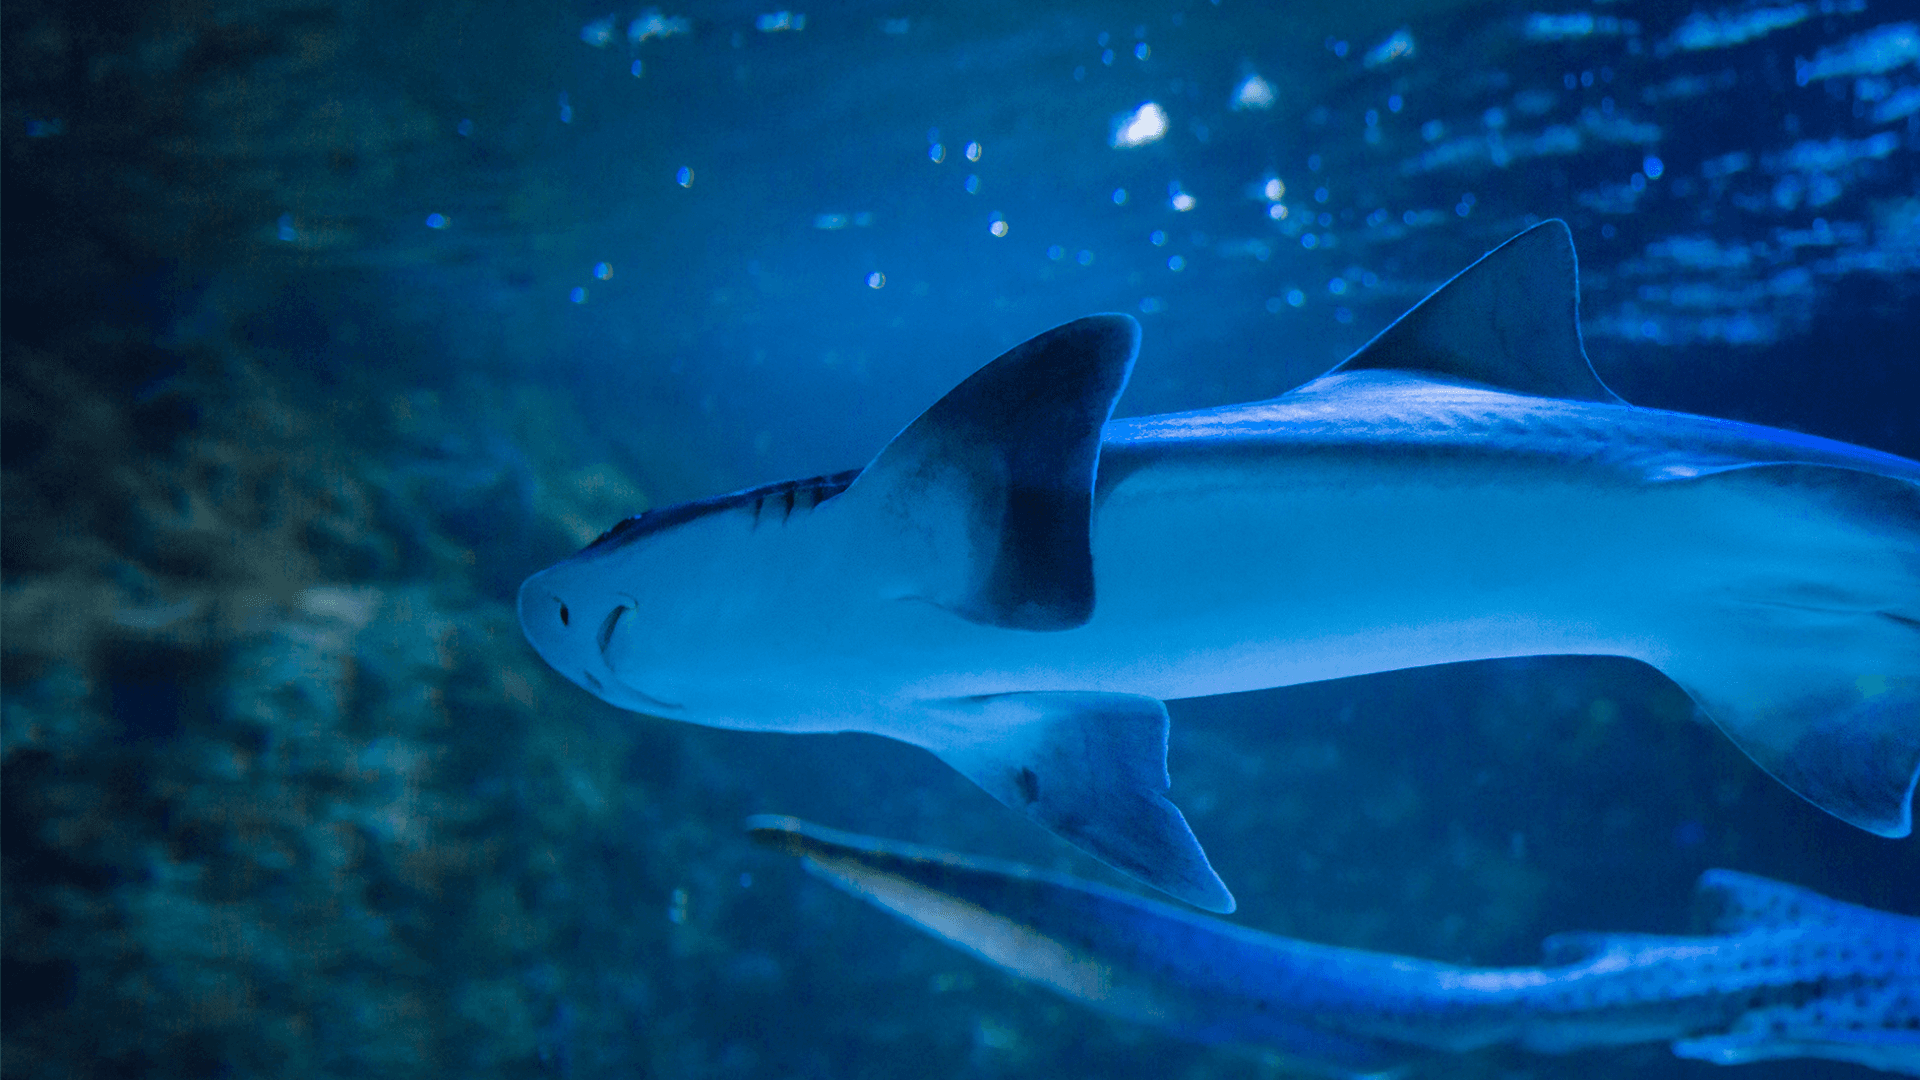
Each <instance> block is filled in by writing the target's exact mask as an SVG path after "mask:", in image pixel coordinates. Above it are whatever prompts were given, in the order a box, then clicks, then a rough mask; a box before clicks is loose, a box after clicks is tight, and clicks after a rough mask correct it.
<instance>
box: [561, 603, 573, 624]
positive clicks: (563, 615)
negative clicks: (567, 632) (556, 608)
mask: <svg viewBox="0 0 1920 1080" xmlns="http://www.w3.org/2000/svg"><path fill="white" fill-rule="evenodd" d="M560 625H561V626H572V625H573V619H572V618H571V617H569V616H568V614H567V605H566V604H564V603H562V604H561V605H560Z"/></svg>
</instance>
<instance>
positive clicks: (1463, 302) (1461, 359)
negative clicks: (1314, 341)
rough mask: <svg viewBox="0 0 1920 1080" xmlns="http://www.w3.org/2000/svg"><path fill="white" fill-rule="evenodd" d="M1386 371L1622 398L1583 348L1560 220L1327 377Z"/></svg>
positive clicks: (1485, 262)
mask: <svg viewBox="0 0 1920 1080" xmlns="http://www.w3.org/2000/svg"><path fill="white" fill-rule="evenodd" d="M1382 368H1385V369H1392V370H1397V371H1413V372H1420V373H1424V374H1431V375H1442V376H1446V377H1448V378H1454V379H1465V380H1468V381H1471V382H1477V383H1484V384H1486V385H1488V386H1493V387H1497V388H1499V389H1501V390H1511V391H1514V392H1516V393H1521V394H1532V395H1535V396H1537V397H1556V398H1572V399H1574V400H1578V401H1602V402H1608V403H1618V402H1619V401H1620V399H1619V397H1617V396H1616V395H1615V394H1614V392H1613V391H1612V390H1609V389H1607V385H1606V384H1605V383H1603V382H1601V381H1600V376H1598V375H1596V374H1594V371H1593V365H1592V364H1591V363H1589V362H1588V361H1587V353H1586V350H1585V349H1584V348H1583V347H1582V346H1581V344H1580V283H1579V270H1578V268H1577V266H1576V264H1575V261H1574V254H1573V235H1572V233H1570V232H1569V231H1568V230H1567V225H1566V223H1565V222H1563V221H1560V220H1558V219H1554V220H1551V221H1543V222H1541V223H1540V224H1538V225H1535V226H1534V227H1533V228H1531V229H1528V230H1527V231H1526V232H1523V233H1521V234H1520V235H1518V236H1516V237H1514V238H1513V239H1511V240H1509V241H1507V242H1506V243H1504V244H1502V245H1500V246H1499V247H1497V248H1494V249H1493V250H1492V251H1490V252H1488V253H1487V254H1485V255H1483V256H1481V258H1480V261H1479V262H1476V263H1474V264H1473V265H1472V266H1469V267H1467V268H1466V269H1465V270H1462V271H1460V273H1458V274H1456V275H1455V276H1454V278H1453V280H1452V281H1449V282H1447V283H1446V284H1445V285H1442V286H1440V287H1439V288H1438V289H1435V290H1434V291H1433V293H1432V294H1431V295H1429V296H1428V297H1427V298H1426V299H1425V300H1422V301H1420V303H1418V304H1416V305H1414V307H1413V309H1412V310H1410V311H1408V312H1407V313H1406V314H1405V315H1402V316H1400V318H1399V319H1397V320H1395V322H1394V324H1393V325H1392V326H1389V327H1387V328H1386V329H1385V330H1382V331H1381V332H1380V334H1379V336H1377V337H1375V338H1374V339H1373V340H1372V341H1369V342H1367V344H1366V345H1364V346H1362V347H1361V348H1360V351H1359V352H1356V353H1354V354H1353V355H1352V356H1349V357H1347V359H1346V360H1344V361H1343V362H1341V364H1340V365H1339V366H1338V367H1335V368H1334V369H1333V372H1329V373H1328V374H1333V373H1334V372H1342V371H1361V370H1368V369H1382Z"/></svg>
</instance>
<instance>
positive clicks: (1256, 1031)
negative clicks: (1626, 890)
mask: <svg viewBox="0 0 1920 1080" xmlns="http://www.w3.org/2000/svg"><path fill="white" fill-rule="evenodd" d="M747 828H748V829H749V830H750V831H751V832H752V833H753V835H754V837H755V838H756V839H758V840H760V841H761V842H763V843H765V844H767V845H769V846H772V847H775V848H778V849H780V850H784V851H787V852H789V853H791V854H793V855H797V856H799V857H800V858H801V859H802V860H803V861H804V863H805V865H806V868H807V870H808V871H809V872H811V873H812V874H814V875H815V876H816V877H819V878H822V879H824V880H826V881H828V882H830V883H832V884H833V885H835V886H837V887H839V888H841V889H844V890H846V891H847V892H849V893H851V894H853V895H854V896H857V897H859V898H861V899H862V900H865V901H867V902H868V903H871V904H873V905H874V906H876V907H880V908H884V909H885V910H887V911H891V912H893V913H894V914H895V915H898V916H899V917H900V918H902V919H904V920H906V921H907V922H909V923H912V924H913V925H915V926H917V927H919V928H920V929H922V930H925V931H926V932H928V933H930V934H933V935H935V936H937V937H940V938H944V939H945V940H947V941H949V942H951V943H953V944H954V945H957V946H959V947H960V948H962V949H965V950H967V951H968V952H971V953H973V954H974V955H976V956H979V957H980V958H981V959H984V960H986V961H988V962H990V963H992V964H995V965H998V966H999V967H1001V968H1003V969H1004V970H1006V971H1008V972H1011V973H1012V974H1014V975H1016V976H1018V977H1019V978H1022V979H1026V980H1028V981H1030V982H1034V983H1038V984H1040V985H1043V986H1046V987H1049V988H1050V989H1053V990H1055V991H1058V992H1059V993H1061V994H1064V995H1065V996H1067V997H1069V998H1072V999H1074V1000H1076V1001H1082V1002H1085V1003H1086V1004H1087V1005H1089V1006H1091V1007H1093V1008H1095V1009H1098V1010H1099V1011H1101V1012H1104V1013H1107V1014H1108V1015H1111V1016H1116V1017H1119V1018H1120V1019H1123V1020H1127V1021H1131V1022H1134V1023H1139V1024H1147V1025H1151V1026H1153V1027H1156V1028H1159V1029H1161V1030H1163V1031H1166V1032H1168V1033H1170V1034H1173V1035H1176V1036H1179V1037H1182V1038H1186V1039H1190V1040H1193V1041H1196V1042H1203V1043H1221V1044H1229V1045H1235V1044H1237V1045H1248V1046H1256V1047H1261V1048H1265V1049H1268V1050H1271V1051H1274V1052H1278V1053H1280V1054H1282V1055H1283V1056H1285V1057H1286V1058H1288V1059H1290V1063H1292V1064H1294V1065H1297V1066H1300V1067H1304V1068H1307V1069H1311V1070H1313V1071H1317V1072H1322V1073H1326V1074H1329V1075H1334V1076H1376V1077H1386V1076H1395V1077H1397V1076H1402V1075H1404V1070H1402V1069H1401V1068H1400V1066H1403V1065H1405V1064H1407V1063H1409V1062H1412V1061H1415V1060H1417V1059H1418V1058H1419V1057H1421V1056H1422V1054H1423V1053H1424V1052H1431V1051H1440V1052H1459V1051H1465V1050H1474V1049H1477V1048H1480V1047H1483V1046H1494V1045H1499V1044H1503V1043H1510V1044H1514V1045H1518V1046H1522V1047H1525V1048H1526V1049H1529V1050H1533V1051H1536V1052H1539V1053H1547V1054H1561V1053H1568V1052H1570V1051H1575V1050H1583V1049H1588V1048H1591V1047H1602V1046H1623V1045H1629V1044H1632V1043H1645V1042H1665V1043H1670V1044H1671V1045H1672V1047H1673V1051H1674V1053H1676V1054H1678V1055H1680V1056H1681V1057H1686V1058H1694V1059H1698V1060H1702V1061H1711V1062H1716V1063H1718V1064H1722V1065H1738V1064H1744V1063H1746V1062H1752V1061H1768V1060H1776V1059H1786V1058H1825V1059H1828V1060H1832V1061H1850V1062H1855V1063H1858V1064H1861V1065H1866V1066H1868V1067H1870V1068H1875V1069H1880V1070H1883V1071H1886V1072H1892V1073H1900V1074H1903V1075H1906V1076H1920V919H1916V918H1913V917H1911V916H1906V915H1895V914H1892V913H1889V912H1884V911H1875V910H1874V909H1872V908H1865V907H1857V906H1855V905H1853V904H1846V903H1841V902H1840V901H1838V900H1830V899H1828V898H1827V897H1824V896H1821V895H1820V894H1819V893H1816V892H1813V891H1812V890H1810V889H1802V888H1798V887H1796V886H1792V885H1784V884H1781V883H1780V882H1777V881H1769V880H1767V879H1766V878H1763V877H1756V876H1754V875H1752V874H1742V873H1737V872H1735V871H1731V870H1709V871H1707V872H1706V873H1704V874H1702V875H1701V876H1700V882H1699V885H1698V888H1697V890H1696V891H1697V896H1698V900H1699V901H1700V905H1699V906H1700V908H1701V909H1702V911H1701V914H1702V915H1704V916H1705V917H1706V918H1705V920H1704V921H1705V922H1706V924H1707V925H1706V927H1705V930H1706V932H1705V933H1701V934H1696V935H1686V936H1666V935H1656V934H1606V933H1574V934H1557V935H1555V936H1553V937H1551V938H1548V939H1547V942H1546V948H1545V950H1544V951H1545V953H1546V958H1545V959H1546V963H1545V966H1542V967H1511V968H1473V967H1460V966H1456V965H1453V964H1445V963H1438V962H1435V961H1432V960H1420V959H1415V958H1413V957H1408V956H1394V955H1391V954H1388V953H1378V952H1368V951H1365V950H1362V949H1349V948H1340V947H1337V946H1333V945H1320V944H1315V943H1313V942H1307V941H1300V940H1297V939H1294V938H1285V937H1279V936H1277V935H1274V934H1265V933H1261V932H1260V931H1258V930H1250V929H1248V928H1246V927H1244V926H1236V925H1234V924H1232V923H1228V922H1225V921H1223V920H1220V919H1213V918H1209V917H1207V916H1204V915H1198V914H1195V913H1193V912H1191V911H1188V910H1185V909H1183V908H1176V907H1173V906H1172V905H1169V904H1160V903H1155V902H1153V901H1151V900H1148V899H1145V898H1143V897H1138V896H1129V895H1127V894H1126V893H1122V892H1118V891H1116V890H1113V889H1109V888H1105V887H1103V886H1100V885H1097V884H1094V883H1093V882H1090V881H1081V880H1079V879H1077V878H1072V877H1067V876H1065V875H1061V874H1050V873H1047V872H1046V871H1043V870H1034V869H1030V868H1028V867H1023V866H1016V865H1013V864H1010V863H1002V862H996V861H993V860H990V859H978V858H972V857H969V856H965V855H956V854H951V853H949V852H944V851H937V850H934V849H931V848H923V847H917V846H915V845H911V844H900V843H895V842H893V841H890V840H876V839H873V838H872V837H866V836H855V835H853V834H851V833H842V832H836V831H834V830H831V829H823V828H821V827H819V826H817V825H810V824H808V823H807V822H804V821H798V820H795V819H793V818H784V817H756V818H752V819H750V820H749V821H748V822H747Z"/></svg>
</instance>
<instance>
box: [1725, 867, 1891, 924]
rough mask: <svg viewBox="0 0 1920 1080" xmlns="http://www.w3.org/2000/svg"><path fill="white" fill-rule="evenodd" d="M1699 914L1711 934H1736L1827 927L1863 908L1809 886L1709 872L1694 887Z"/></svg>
mask: <svg viewBox="0 0 1920 1080" xmlns="http://www.w3.org/2000/svg"><path fill="white" fill-rule="evenodd" d="M1694 902H1695V904H1696V906H1697V908H1698V918H1699V920H1700V921H1702V922H1704V923H1705V924H1706V925H1707V926H1708V927H1709V928H1710V929H1711V930H1712V931H1713V932H1715V933H1719V934H1737V933H1742V932H1745V931H1748V930H1764V929H1770V928H1775V927H1793V926H1802V927H1804V926H1830V925H1833V924H1835V923H1838V922H1843V921H1845V920H1846V919H1847V917H1848V916H1849V915H1850V914H1852V913H1855V912H1860V911H1863V910H1864V909H1861V908H1857V907H1854V906H1853V905H1852V904H1847V903H1842V902H1841V901H1839V900H1834V899H1831V898H1829V897H1825V896H1822V895H1820V894H1819V893H1817V892H1814V891H1813V890H1812V889H1807V888H1802V887H1801V886H1798V885H1788V884H1786V883H1784V882H1779V881H1774V880H1772V879H1770V878H1763V877H1761V876H1759V875H1758V874H1743V873H1740V872H1739V871H1737V870H1708V871H1707V872H1706V873H1704V874H1701V875H1700V883H1699V884H1698V885H1696V886H1695V887H1694Z"/></svg>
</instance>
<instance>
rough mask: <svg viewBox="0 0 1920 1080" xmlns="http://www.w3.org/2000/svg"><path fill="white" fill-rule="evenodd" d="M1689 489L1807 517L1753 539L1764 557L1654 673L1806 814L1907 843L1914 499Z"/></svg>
mask: <svg viewBox="0 0 1920 1080" xmlns="http://www.w3.org/2000/svg"><path fill="white" fill-rule="evenodd" d="M1689 482H1691V483H1712V484H1744V485H1751V486H1750V487H1749V491H1758V490H1760V489H1761V488H1764V489H1766V491H1767V492H1768V494H1769V496H1770V497H1771V496H1779V495H1785V496H1788V497H1791V498H1792V499H1794V500H1795V501H1796V503H1798V504H1800V505H1803V506H1807V507H1808V508H1809V510H1808V512H1806V513H1804V514H1801V515H1799V519H1798V520H1797V521H1790V522H1789V523H1788V524H1785V525H1782V526H1781V527H1780V528H1778V529H1777V530H1775V531H1776V532H1777V533H1778V534H1781V535H1768V536H1765V537H1759V538H1756V543H1755V550H1761V549H1762V548H1763V547H1764V549H1765V550H1767V551H1769V552H1770V553H1771V557H1770V558H1769V559H1767V560H1764V561H1763V560H1753V561H1751V562H1750V563H1749V564H1748V565H1747V570H1748V573H1747V574H1746V576H1745V577H1744V578H1741V579H1740V581H1741V584H1740V585H1738V586H1737V587H1735V588H1734V589H1732V590H1730V591H1729V593H1728V594H1726V595H1720V596H1716V597H1713V598H1711V603H1712V605H1713V608H1714V610H1715V614H1712V615H1708V616H1706V617H1705V618H1704V619H1703V620H1702V621H1701V623H1700V625H1699V627H1698V631H1699V636H1698V637H1696V638H1695V639H1694V641H1693V642H1692V646H1693V647H1691V648H1683V649H1677V650H1676V652H1675V654H1674V655H1671V656H1668V657H1665V658H1662V659H1660V660H1659V661H1657V662H1656V666H1657V667H1659V668H1660V669H1661V670H1662V671H1663V672H1664V673H1666V674H1667V676H1668V677H1670V678H1672V679H1673V680H1674V681H1675V682H1677V683H1679V684H1680V685H1681V687H1683V688H1684V689H1685V690H1686V691H1687V692H1688V693H1689V694H1690V695H1692V696H1693V699H1694V701H1695V702H1696V703H1698V704H1699V705H1700V707H1701V708H1702V709H1703V710H1704V711H1705V712H1706V714H1707V715H1708V716H1709V717H1711V718H1712V719H1713V720H1714V722H1715V723H1716V724H1718V725H1719V726H1720V728H1721V730H1722V731H1725V732H1726V733H1727V735H1728V736H1729V737H1731V738H1732V739H1733V741H1734V742H1735V743H1736V744H1737V745H1738V746H1739V747H1740V749H1741V750H1743V751H1745V752H1746V754H1747V756H1748V757H1750V758H1752V759H1753V760H1754V762H1755V763H1757V764H1758V765H1759V766H1760V767H1761V768H1763V769H1765V770H1766V771H1767V772H1769V773H1771V774H1773V776H1774V777H1776V778H1777V779H1779V780H1780V781H1781V782H1782V783H1784V784H1786V785H1787V787H1789V788H1791V789H1792V790H1793V791H1794V792H1796V793H1798V794H1799V795H1800V796H1801V797H1803V798H1805V799H1806V800H1807V801H1808V802H1811V803H1813V804H1814V805H1815V806H1818V807H1820V808H1821V809H1823V810H1825V811H1827V812H1828V813H1830V814H1833V815H1834V816H1836V817H1839V818H1841V819H1843V820H1845V821H1848V822H1851V823H1852V824H1854V825H1857V826H1859V827H1860V828H1863V829H1866V830H1868V831H1869V832H1874V833H1878V834H1879V835H1881V836H1887V837H1901V836H1906V835H1908V834H1909V833H1910V832H1911V831H1912V829H1913V794H1914V787H1915V782H1916V780H1920V485H1916V484H1914V483H1911V482H1909V481H1906V480H1903V479H1899V478H1893V477H1885V476H1878V475H1874V474H1871V473H1862V472H1855V471H1851V470H1847V469H1839V468H1829V467H1824V466H1811V465H1766V466H1760V467H1755V468H1748V469H1741V470H1737V471H1734V472H1728V473H1722V474H1719V475H1718V476H1713V477H1707V478H1702V479H1700V480H1695V481H1689ZM1835 522H1838V523H1840V524H1838V525H1835V524H1834V523H1835Z"/></svg>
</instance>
